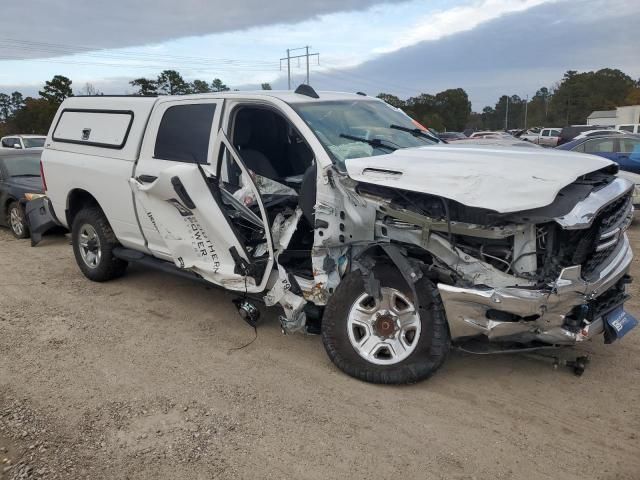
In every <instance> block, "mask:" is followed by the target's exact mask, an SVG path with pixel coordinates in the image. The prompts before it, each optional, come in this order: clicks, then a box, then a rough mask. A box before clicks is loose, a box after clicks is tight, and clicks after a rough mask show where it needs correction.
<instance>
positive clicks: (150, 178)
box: [136, 175, 158, 183]
mask: <svg viewBox="0 0 640 480" xmlns="http://www.w3.org/2000/svg"><path fill="white" fill-rule="evenodd" d="M157 179H158V177H156V176H155V175H139V176H137V177H136V180H138V181H139V182H140V183H153V182H155V181H156V180H157Z"/></svg>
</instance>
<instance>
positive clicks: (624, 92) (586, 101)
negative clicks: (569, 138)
mask: <svg viewBox="0 0 640 480" xmlns="http://www.w3.org/2000/svg"><path fill="white" fill-rule="evenodd" d="M634 86H635V81H634V80H633V79H632V78H631V77H629V75H627V74H625V73H623V72H622V71H620V70H618V69H612V68H603V69H601V70H598V71H596V72H582V73H578V72H577V71H575V70H569V71H567V72H566V73H565V74H564V77H563V78H562V81H561V82H560V84H559V85H558V87H557V88H556V90H555V92H554V94H553V98H552V99H551V111H552V113H553V115H554V119H555V120H556V122H557V123H559V124H563V125H571V124H575V123H585V122H586V119H587V116H589V114H590V113H591V112H592V111H594V110H610V109H613V108H615V107H617V106H619V105H623V104H624V102H625V99H626V97H627V96H628V95H629V94H630V93H631V92H632V90H633V88H634Z"/></svg>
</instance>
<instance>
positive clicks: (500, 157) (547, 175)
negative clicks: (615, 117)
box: [345, 145, 612, 213]
mask: <svg viewBox="0 0 640 480" xmlns="http://www.w3.org/2000/svg"><path fill="white" fill-rule="evenodd" d="M611 163H612V162H610V161H609V160H606V159H603V158H602V157H597V156H595V155H585V154H580V153H575V152H564V151H559V150H551V149H533V148H532V149H526V148H515V147H514V148H491V147H478V146H458V145H433V146H427V147H421V148H407V149H401V150H396V151H395V152H392V153H390V154H387V155H379V156H375V157H367V158H351V159H348V160H346V161H345V164H346V168H347V173H348V174H349V177H351V178H352V179H354V180H357V181H359V182H366V183H371V184H375V185H383V186H387V187H392V188H400V189H402V190H410V191H414V192H422V193H428V194H431V195H437V196H440V197H445V198H448V199H451V200H455V201H457V202H460V203H462V204H463V205H467V206H470V207H479V208H486V209H490V210H494V211H496V212H500V213H508V212H518V211H522V210H529V209H532V208H539V207H544V206H546V205H549V204H550V203H552V202H553V201H554V199H555V198H556V195H557V194H558V192H559V191H560V190H561V189H562V188H563V187H565V186H567V185H568V184H570V183H572V182H574V181H575V180H576V179H577V178H578V177H580V176H582V175H585V174H587V173H590V172H593V171H595V170H600V169H601V168H604V167H606V166H607V165H610V164H611Z"/></svg>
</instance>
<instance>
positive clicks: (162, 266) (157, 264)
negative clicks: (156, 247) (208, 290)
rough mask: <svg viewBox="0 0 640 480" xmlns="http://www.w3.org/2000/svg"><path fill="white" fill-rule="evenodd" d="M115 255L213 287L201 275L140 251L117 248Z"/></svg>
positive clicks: (114, 250) (114, 251) (121, 258)
mask: <svg viewBox="0 0 640 480" xmlns="http://www.w3.org/2000/svg"><path fill="white" fill-rule="evenodd" d="M113 255H114V256H115V257H116V258H119V259H120V260H124V261H126V262H132V263H138V264H140V265H144V266H145V267H150V268H154V269H156V270H161V271H163V272H166V273H171V274H173V275H177V276H179V277H183V278H187V279H189V280H196V281H199V282H202V283H205V284H207V285H211V283H209V282H207V281H206V280H204V279H203V278H202V277H200V276H199V275H197V274H195V273H193V272H190V271H188V270H181V269H180V268H178V267H176V266H175V265H174V264H173V263H171V262H167V261H165V260H160V259H159V258H156V257H152V256H151V255H147V254H145V253H142V252H139V251H138V250H132V249H130V248H124V247H116V248H114V249H113Z"/></svg>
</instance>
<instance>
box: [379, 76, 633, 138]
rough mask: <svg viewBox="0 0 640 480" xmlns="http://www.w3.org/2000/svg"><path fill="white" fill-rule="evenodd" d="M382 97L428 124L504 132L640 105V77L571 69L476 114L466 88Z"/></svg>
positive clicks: (581, 119) (582, 119)
mask: <svg viewBox="0 0 640 480" xmlns="http://www.w3.org/2000/svg"><path fill="white" fill-rule="evenodd" d="M378 98H382V99H383V100H385V101H386V102H387V103H390V104H391V105H393V106H394V107H398V108H402V109H403V110H404V111H405V112H406V113H407V114H408V115H410V116H411V117H413V118H415V119H416V120H417V121H419V122H420V123H422V124H423V125H425V126H429V127H431V128H435V129H436V130H445V129H446V130H457V131H461V130H464V129H467V128H469V129H473V130H502V129H504V128H505V124H506V126H508V128H509V129H511V128H525V116H526V127H527V128H529V127H533V126H547V127H562V126H565V125H576V124H585V123H586V121H587V117H588V116H589V114H590V113H591V112H593V111H594V110H613V109H615V108H616V107H619V106H623V105H640V79H638V80H637V81H634V80H633V78H631V77H630V76H629V75H627V74H626V73H624V72H622V71H620V70H618V69H612V68H603V69H601V70H598V71H595V72H581V73H579V72H577V71H575V70H569V71H567V72H566V73H565V74H564V76H563V77H562V79H561V80H560V81H559V82H557V83H556V84H555V85H553V86H552V87H551V88H549V87H541V88H539V89H538V90H537V92H536V94H535V95H534V96H533V97H532V98H530V99H527V98H521V97H520V96H518V95H502V96H500V98H498V100H497V101H496V103H495V105H494V106H493V107H491V106H486V107H484V108H483V109H482V112H472V111H471V103H470V102H469V99H468V97H467V93H466V92H465V91H464V90H463V89H462V88H455V89H449V90H445V91H443V92H440V93H437V94H435V95H429V94H421V95H418V96H417V97H411V98H409V99H407V100H401V99H400V98H398V97H396V96H394V95H390V94H387V93H381V94H379V95H378Z"/></svg>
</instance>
